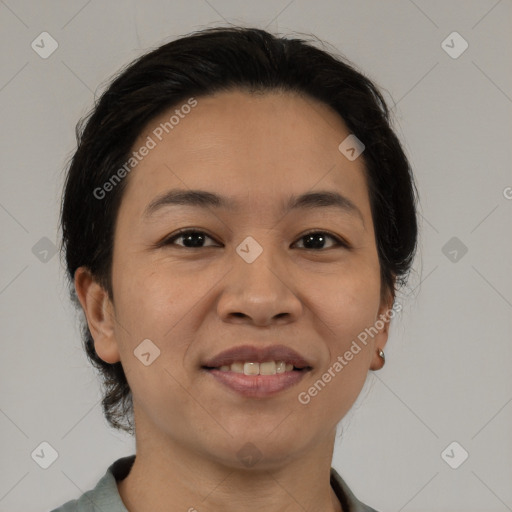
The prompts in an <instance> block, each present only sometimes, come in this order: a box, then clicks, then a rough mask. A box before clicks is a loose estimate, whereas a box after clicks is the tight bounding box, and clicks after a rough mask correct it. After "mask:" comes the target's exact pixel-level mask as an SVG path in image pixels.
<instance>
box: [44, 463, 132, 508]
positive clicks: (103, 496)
mask: <svg viewBox="0 0 512 512" xmlns="http://www.w3.org/2000/svg"><path fill="white" fill-rule="evenodd" d="M134 460H135V456H134V455H131V456H128V457H123V458H121V459H117V460H116V461H115V462H114V463H113V464H111V465H110V467H109V468H108V469H107V472H106V473H105V474H104V475H103V477H102V478H101V479H100V480H99V482H98V483H97V484H96V487H94V489H91V490H89V491H86V492H84V493H83V494H82V496H80V497H79V498H78V499H74V500H70V501H67V502H66V503H64V504H63V505H61V506H60V507H58V508H56V509H53V510H51V511H50V512H98V511H101V512H128V511H127V509H126V507H125V506H124V504H123V502H122V500H121V497H120V496H119V491H118V489H117V482H116V480H119V479H122V478H124V477H125V476H126V474H128V472H129V471H130V468H131V466H132V464H133V462H134Z"/></svg>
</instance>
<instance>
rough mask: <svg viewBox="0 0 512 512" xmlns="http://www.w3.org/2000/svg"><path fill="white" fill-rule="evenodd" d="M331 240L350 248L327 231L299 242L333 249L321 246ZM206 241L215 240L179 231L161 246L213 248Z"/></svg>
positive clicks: (203, 235) (313, 232) (316, 247)
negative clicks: (178, 242) (177, 242)
mask: <svg viewBox="0 0 512 512" xmlns="http://www.w3.org/2000/svg"><path fill="white" fill-rule="evenodd" d="M329 238H330V239H331V240H333V241H334V243H335V245H334V247H346V248H347V249H348V248H349V247H350V246H349V244H348V243H347V242H346V241H345V240H343V239H341V238H339V237H337V236H334V235H331V234H330V233H327V232H325V231H310V232H309V233H306V234H304V235H302V236H301V237H300V238H299V240H300V241H305V245H306V247H303V248H304V249H306V250H317V249H332V248H333V247H327V248H326V247H321V245H323V244H325V241H326V239H329ZM179 239H182V240H183V243H182V244H176V243H175V242H176V240H179ZM205 239H210V240H213V238H212V237H211V236H209V235H207V234H206V233H205V232H204V231H199V230H194V229H184V230H181V231H179V232H178V233H175V234H174V235H172V236H171V237H169V238H167V239H165V240H164V241H163V242H162V244H161V245H162V246H164V245H181V246H183V247H185V248H186V249H200V248H202V247H212V245H210V246H204V245H202V244H203V243H204V241H205ZM299 248H302V247H299Z"/></svg>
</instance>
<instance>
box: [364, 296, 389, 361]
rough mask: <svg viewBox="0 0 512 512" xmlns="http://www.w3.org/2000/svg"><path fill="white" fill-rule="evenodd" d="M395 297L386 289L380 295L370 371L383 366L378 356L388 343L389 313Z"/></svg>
mask: <svg viewBox="0 0 512 512" xmlns="http://www.w3.org/2000/svg"><path fill="white" fill-rule="evenodd" d="M394 300H395V296H394V293H393V291H392V290H389V289H386V290H385V291H384V292H383V293H382V294H381V301H380V306H379V311H378V313H377V318H376V319H375V327H376V328H377V329H378V331H379V332H378V333H377V334H376V335H375V336H374V338H373V341H374V344H373V351H374V353H373V354H372V363H371V365H370V370H373V371H375V370H380V369H381V368H382V367H383V366H384V360H383V359H382V357H380V356H379V350H382V351H384V347H385V346H386V343H387V341H388V336H389V325H390V322H391V316H390V311H391V308H392V307H393V302H394Z"/></svg>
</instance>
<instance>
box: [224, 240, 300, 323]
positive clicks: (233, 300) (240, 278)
mask: <svg viewBox="0 0 512 512" xmlns="http://www.w3.org/2000/svg"><path fill="white" fill-rule="evenodd" d="M276 251H277V249H276V250H272V249H271V248H270V247H268V248H265V249H264V250H263V251H262V252H261V254H260V255H259V256H258V257H257V258H256V259H255V260H254V261H252V262H251V263H248V262H247V261H246V260H244V259H243V258H242V257H240V256H239V254H237V253H235V254H234V255H233V267H232V270H231V271H230V272H228V274H227V275H226V276H225V278H224V286H223V288H222V291H221V294H220V298H219V300H218V302H217V313H218V315H219V317H220V318H221V319H222V320H223V321H225V322H232V323H250V324H253V325H257V326H265V327H266V326H270V325H272V324H286V323H290V322H294V321H296V320H297V319H298V318H299V317H300V315H301V313H302V308H303V305H302V303H301V301H300V299H299V298H298V296H297V293H296V290H295V286H296V282H294V281H293V276H292V272H291V271H290V269H289V268H288V269H287V268H286V264H279V258H278V255H277V254H276Z"/></svg>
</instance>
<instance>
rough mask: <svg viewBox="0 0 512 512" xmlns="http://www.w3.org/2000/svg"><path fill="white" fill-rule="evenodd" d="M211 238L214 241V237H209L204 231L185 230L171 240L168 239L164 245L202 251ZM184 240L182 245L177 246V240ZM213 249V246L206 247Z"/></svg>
mask: <svg viewBox="0 0 512 512" xmlns="http://www.w3.org/2000/svg"><path fill="white" fill-rule="evenodd" d="M206 238H209V239H210V240H213V238H212V237H210V236H209V235H207V234H206V233H205V232H204V231H196V230H192V229H189V230H183V231H180V232H178V233H177V234H175V235H172V236H171V237H170V238H167V239H166V240H165V241H164V242H163V243H162V245H182V246H183V247H185V248H186V249H200V248H202V247H204V246H203V245H201V244H203V243H204V241H205V239H206ZM179 239H183V243H182V244H175V243H174V242H175V241H176V240H179ZM206 247H211V246H206Z"/></svg>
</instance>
